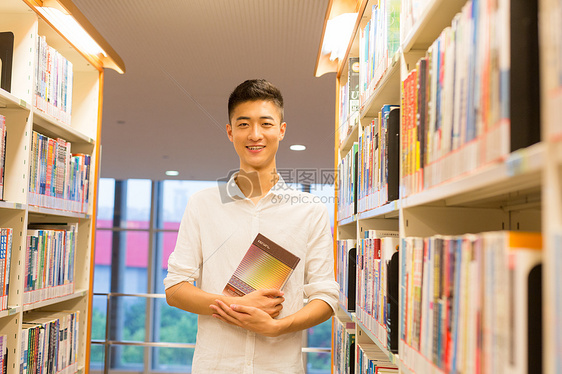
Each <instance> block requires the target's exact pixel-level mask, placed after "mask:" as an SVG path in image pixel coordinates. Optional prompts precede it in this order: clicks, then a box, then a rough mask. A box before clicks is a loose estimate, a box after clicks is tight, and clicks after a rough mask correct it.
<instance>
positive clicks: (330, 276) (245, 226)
mask: <svg viewBox="0 0 562 374" xmlns="http://www.w3.org/2000/svg"><path fill="white" fill-rule="evenodd" d="M234 177H235V175H233V176H232V178H231V179H230V180H229V182H228V183H227V184H226V185H224V184H223V185H222V186H219V187H215V188H209V189H206V190H203V191H200V192H197V193H195V194H194V195H193V196H191V198H190V199H189V201H188V203H187V207H186V210H185V213H184V216H183V218H182V222H181V224H180V228H179V232H178V239H177V243H176V247H175V249H174V252H173V253H172V254H171V255H170V258H169V260H168V275H167V277H166V279H164V286H165V288H169V287H171V286H173V285H175V284H177V283H180V282H182V281H188V282H191V283H193V282H194V281H197V283H196V284H197V286H198V287H200V288H201V289H202V290H203V291H206V292H209V293H214V294H221V293H222V290H223V288H224V286H225V285H226V283H227V282H228V280H229V279H230V276H231V275H232V274H233V273H234V270H236V267H237V266H238V264H239V263H240V261H241V260H242V257H244V254H245V253H246V251H247V250H248V248H249V247H250V245H251V243H252V242H253V241H254V239H255V237H256V235H257V234H258V233H261V234H263V235H265V236H266V237H268V238H269V239H271V240H273V241H274V242H275V243H277V244H279V245H281V246H282V247H283V248H285V249H287V250H289V251H290V252H292V253H293V254H295V255H297V256H298V257H300V259H301V260H300V262H299V264H298V265H297V267H296V268H295V270H294V272H293V274H291V276H290V278H289V280H288V281H287V283H286V285H285V287H284V288H283V291H284V297H285V302H284V303H283V310H282V311H281V314H280V315H279V317H277V318H283V317H285V316H287V315H290V314H293V313H295V312H297V311H298V310H300V309H301V308H302V307H303V297H308V299H309V300H314V299H321V300H324V301H325V302H326V303H328V305H330V307H331V308H332V309H333V310H334V311H335V309H336V305H337V300H338V285H337V283H336V282H335V280H334V259H333V243H332V234H331V229H330V224H329V218H328V210H327V208H326V207H325V206H324V205H323V204H321V203H320V202H318V201H317V200H318V198H317V197H316V196H314V195H311V194H309V193H304V192H298V191H295V190H293V189H291V188H290V187H289V186H287V184H285V183H284V181H283V180H282V179H281V177H280V178H279V181H278V182H277V184H275V186H273V188H272V189H271V190H270V191H269V192H268V193H267V194H266V195H265V196H264V197H263V198H262V199H261V200H260V201H259V202H258V203H257V204H254V203H253V202H252V201H251V200H250V199H248V198H246V197H245V196H244V195H243V194H242V192H241V191H240V189H239V188H238V186H237V185H236V182H235V181H234ZM301 349H302V332H300V331H299V332H294V333H289V334H284V335H281V336H279V337H275V338H271V337H265V336H262V335H259V334H256V333H253V332H250V331H248V330H245V329H242V328H240V327H237V326H233V325H230V324H227V323H225V322H222V321H219V320H217V319H215V318H213V317H211V316H206V315H200V316H199V319H198V330H197V341H196V347H195V355H194V357H193V370H192V373H194V374H198V373H201V374H210V373H244V374H262V373H283V374H293V373H296V374H299V373H304V368H303V363H302V351H301Z"/></svg>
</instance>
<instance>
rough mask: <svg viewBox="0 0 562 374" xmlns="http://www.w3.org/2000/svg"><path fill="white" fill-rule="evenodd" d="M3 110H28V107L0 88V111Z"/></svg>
mask: <svg viewBox="0 0 562 374" xmlns="http://www.w3.org/2000/svg"><path fill="white" fill-rule="evenodd" d="M3 108H6V109H24V110H29V108H30V105H29V104H27V103H26V102H25V100H22V99H19V98H17V97H16V96H14V95H12V94H11V93H10V92H8V91H6V90H3V89H1V88H0V109H3Z"/></svg>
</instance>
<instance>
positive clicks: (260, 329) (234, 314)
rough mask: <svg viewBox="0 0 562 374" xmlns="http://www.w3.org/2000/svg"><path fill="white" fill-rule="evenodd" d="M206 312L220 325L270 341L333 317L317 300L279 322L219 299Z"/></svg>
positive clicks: (330, 311) (327, 308) (249, 307)
mask: <svg viewBox="0 0 562 374" xmlns="http://www.w3.org/2000/svg"><path fill="white" fill-rule="evenodd" d="M240 299H241V298H239V299H238V300H240ZM209 308H210V309H211V310H212V311H213V314H212V316H213V317H215V318H217V319H219V320H221V321H223V322H226V323H230V324H231V325H234V326H239V327H242V328H244V329H246V330H250V331H253V332H255V333H258V334H261V335H264V336H269V337H276V336H280V335H283V334H287V333H291V332H296V331H301V330H305V329H308V328H310V327H312V326H316V325H317V324H319V323H322V322H324V321H326V320H327V319H328V318H330V317H331V316H332V308H331V307H330V306H329V305H328V303H326V302H325V301H323V300H319V299H315V300H310V301H309V302H308V304H306V305H305V306H304V307H303V308H302V309H300V310H299V311H297V312H295V313H293V314H291V315H288V316H286V317H283V318H281V319H273V318H272V317H271V316H270V315H269V314H267V313H266V312H264V311H263V310H261V309H258V308H255V307H251V306H245V305H240V304H238V303H232V304H227V303H225V302H223V301H221V300H219V299H216V300H215V304H212V305H210V307H209Z"/></svg>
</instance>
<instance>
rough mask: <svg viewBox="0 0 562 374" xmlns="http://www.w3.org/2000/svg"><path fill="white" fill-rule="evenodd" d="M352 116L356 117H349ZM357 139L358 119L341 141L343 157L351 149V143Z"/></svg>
mask: <svg viewBox="0 0 562 374" xmlns="http://www.w3.org/2000/svg"><path fill="white" fill-rule="evenodd" d="M352 118H357V117H350V119H352ZM357 119H358V118H357ZM358 140H359V120H358V121H357V122H355V123H354V124H353V126H352V127H351V132H350V133H349V135H347V136H346V137H345V139H343V141H342V142H341V144H340V155H341V157H344V156H345V155H346V154H347V153H348V152H349V151H350V150H351V147H352V146H353V143H355V142H356V141H358Z"/></svg>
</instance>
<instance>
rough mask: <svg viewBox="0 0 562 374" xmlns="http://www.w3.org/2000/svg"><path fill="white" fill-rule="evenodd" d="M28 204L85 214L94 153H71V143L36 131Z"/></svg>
mask: <svg viewBox="0 0 562 374" xmlns="http://www.w3.org/2000/svg"><path fill="white" fill-rule="evenodd" d="M31 155H32V156H31V162H30V178H29V194H28V197H29V204H31V205H37V206H41V207H45V208H53V209H60V210H66V211H71V212H77V213H86V212H87V211H88V203H89V188H90V163H91V156H90V155H86V154H81V153H75V154H73V153H72V152H71V143H70V142H67V141H66V140H64V139H61V138H57V139H54V138H50V137H48V136H45V135H43V134H41V133H38V132H36V131H34V132H33V136H32V142H31Z"/></svg>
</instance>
